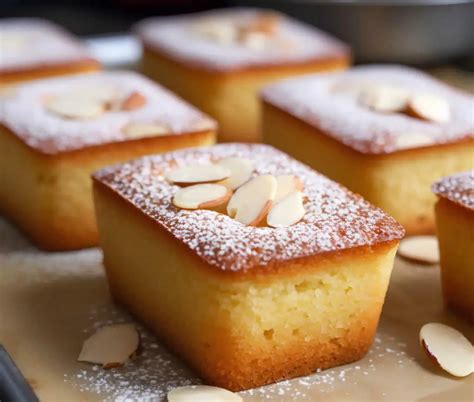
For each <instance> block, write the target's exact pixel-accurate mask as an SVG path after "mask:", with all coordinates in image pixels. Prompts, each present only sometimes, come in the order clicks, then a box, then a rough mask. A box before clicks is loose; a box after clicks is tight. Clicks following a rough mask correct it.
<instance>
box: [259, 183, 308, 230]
mask: <svg viewBox="0 0 474 402" xmlns="http://www.w3.org/2000/svg"><path fill="white" fill-rule="evenodd" d="M305 213H306V211H305V209H304V206H303V193H302V192H301V191H296V192H294V193H291V194H288V195H287V196H286V197H284V198H283V199H282V200H281V201H279V202H278V203H277V204H274V205H273V206H272V208H271V209H270V212H269V213H268V216H267V224H268V226H271V227H274V228H279V227H287V226H291V225H294V224H295V223H297V222H299V221H300V220H301V219H303V217H304V215H305Z"/></svg>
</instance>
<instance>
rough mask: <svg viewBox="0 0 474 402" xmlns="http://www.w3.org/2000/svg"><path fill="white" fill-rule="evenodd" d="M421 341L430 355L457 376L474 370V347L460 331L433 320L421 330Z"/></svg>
mask: <svg viewBox="0 0 474 402" xmlns="http://www.w3.org/2000/svg"><path fill="white" fill-rule="evenodd" d="M420 343H421V346H422V347H423V349H424V351H425V352H426V354H427V355H428V357H429V358H430V359H431V360H432V361H433V362H434V363H435V364H436V365H437V366H439V367H441V368H442V369H443V370H444V371H446V372H448V373H449V374H452V375H454V376H456V377H465V376H468V375H469V374H471V373H472V372H474V349H473V347H472V344H471V342H469V340H468V339H466V337H465V336H464V335H463V334H461V333H460V332H459V331H457V330H455V329H454V328H451V327H449V326H447V325H444V324H440V323H437V322H432V323H429V324H425V325H423V327H422V328H421V330H420Z"/></svg>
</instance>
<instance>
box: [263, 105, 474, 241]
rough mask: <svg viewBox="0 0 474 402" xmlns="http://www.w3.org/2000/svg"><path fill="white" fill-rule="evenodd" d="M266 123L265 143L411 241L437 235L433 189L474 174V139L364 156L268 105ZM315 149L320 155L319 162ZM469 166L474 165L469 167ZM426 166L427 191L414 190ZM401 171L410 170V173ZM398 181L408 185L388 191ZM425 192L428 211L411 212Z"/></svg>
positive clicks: (264, 123) (425, 182) (402, 184)
mask: <svg viewBox="0 0 474 402" xmlns="http://www.w3.org/2000/svg"><path fill="white" fill-rule="evenodd" d="M262 120H263V137H264V138H263V140H264V142H265V143H267V144H270V145H273V146H275V147H276V148H278V149H281V150H282V151H284V152H287V153H288V154H290V155H291V156H293V157H295V158H296V159H298V160H300V161H302V162H303V163H306V164H308V165H309V166H311V167H312V168H314V169H315V170H317V171H319V172H321V173H323V174H324V175H326V176H328V177H330V178H332V179H333V180H335V181H337V182H339V183H342V184H343V185H344V186H346V187H348V188H349V189H350V190H351V191H353V192H355V193H358V194H362V195H363V197H364V198H365V199H366V200H368V201H369V202H371V203H372V204H374V205H376V206H378V207H379V208H382V209H383V210H384V211H385V212H387V213H388V214H389V215H392V216H393V217H394V218H395V219H396V220H397V221H398V222H400V223H401V224H402V225H403V227H404V228H405V230H406V234H407V235H421V234H434V233H435V230H436V227H435V226H436V225H435V217H434V212H433V205H434V203H435V202H436V197H435V196H434V194H432V193H431V190H430V188H431V183H433V182H434V181H435V180H436V179H437V178H439V177H441V176H446V175H450V174H452V173H456V172H459V171H464V170H467V169H469V168H472V164H473V162H472V157H473V155H474V139H471V138H466V139H465V140H462V141H458V142H456V143H451V144H438V145H435V146H430V147H424V148H412V149H404V150H399V151H397V152H393V153H388V154H364V153H361V152H358V151H356V150H354V149H353V148H351V147H349V146H346V145H344V144H342V143H341V142H339V141H337V140H336V139H334V138H332V137H331V136H329V135H328V134H327V133H325V132H323V131H321V130H319V129H318V128H316V127H314V126H312V125H310V124H309V123H306V122H304V121H302V120H300V119H298V118H296V117H294V116H293V115H291V114H290V113H288V112H286V111H285V110H282V109H280V108H279V107H277V106H275V105H272V104H270V103H268V102H265V101H264V100H262ZM288 132H291V135H288ZM314 149H318V154H317V157H316V155H315V154H314V152H313V150H314ZM448 159H451V160H452V161H451V162H449V163H448V164H449V165H450V167H449V168H447V169H446V168H444V167H443V168H442V171H440V169H439V166H440V165H441V166H442V163H443V162H444V161H447V160H448ZM466 160H468V161H470V162H469V164H468V165H466V162H465V161H466ZM423 166H426V169H425V172H426V173H428V176H427V177H422V180H420V181H422V182H423V183H424V184H425V186H420V185H419V184H418V186H417V187H416V188H411V187H410V186H409V183H408V182H407V181H406V179H407V178H408V177H410V175H409V174H408V173H409V172H411V174H413V172H415V173H419V172H420V168H423ZM407 167H408V168H407ZM400 169H405V172H404V173H403V172H402V171H401V170H400ZM397 177H399V178H400V181H402V183H401V185H400V186H398V187H396V184H397V183H396V180H394V182H393V185H392V187H387V184H388V182H387V180H390V178H397ZM403 181H405V182H403ZM382 186H383V187H382ZM381 189H383V190H381ZM420 191H422V192H423V198H424V205H423V207H422V208H421V209H420V207H419V206H413V208H411V205H410V203H411V202H413V201H414V200H413V198H411V197H410V195H413V194H416V193H417V192H420ZM402 194H403V195H402ZM420 210H422V212H421V213H420V212H419V211H420ZM413 211H417V212H416V213H414V212H413Z"/></svg>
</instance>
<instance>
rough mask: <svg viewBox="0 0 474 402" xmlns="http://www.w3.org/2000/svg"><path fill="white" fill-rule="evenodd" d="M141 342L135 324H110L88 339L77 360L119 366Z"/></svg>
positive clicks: (109, 366)
mask: <svg viewBox="0 0 474 402" xmlns="http://www.w3.org/2000/svg"><path fill="white" fill-rule="evenodd" d="M139 342H140V338H139V335H138V332H137V330H136V328H135V326H134V325H133V324H115V325H108V326H105V327H102V328H100V329H99V330H97V332H96V333H95V334H93V335H92V336H91V337H90V338H88V339H86V341H85V342H84V344H83V345H82V350H81V353H80V354H79V357H78V359H77V360H78V361H80V362H88V363H96V364H101V365H102V366H103V367H104V368H112V367H118V366H121V365H122V364H123V363H125V362H126V361H127V360H128V359H129V358H130V357H131V356H132V355H133V354H134V353H135V352H136V351H137V349H138V345H139Z"/></svg>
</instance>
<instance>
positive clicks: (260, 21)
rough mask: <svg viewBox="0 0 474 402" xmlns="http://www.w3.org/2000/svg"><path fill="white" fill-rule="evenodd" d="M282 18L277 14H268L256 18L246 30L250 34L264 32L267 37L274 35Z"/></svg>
mask: <svg viewBox="0 0 474 402" xmlns="http://www.w3.org/2000/svg"><path fill="white" fill-rule="evenodd" d="M279 22H280V16H279V15H278V14H277V13H272V12H266V13H262V14H260V15H259V16H257V18H255V19H254V20H253V21H252V22H250V24H248V26H247V27H245V28H244V29H245V30H247V31H249V32H252V31H253V32H263V33H265V34H267V35H273V34H274V33H275V32H276V30H277V29H278V25H279Z"/></svg>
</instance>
